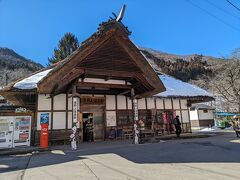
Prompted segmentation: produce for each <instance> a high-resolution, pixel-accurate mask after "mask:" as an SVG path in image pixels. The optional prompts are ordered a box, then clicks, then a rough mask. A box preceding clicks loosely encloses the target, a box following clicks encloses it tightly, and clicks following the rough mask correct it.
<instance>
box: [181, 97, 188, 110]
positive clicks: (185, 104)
mask: <svg viewBox="0 0 240 180" xmlns="http://www.w3.org/2000/svg"><path fill="white" fill-rule="evenodd" d="M181 108H182V109H188V107H187V100H186V99H181Z"/></svg>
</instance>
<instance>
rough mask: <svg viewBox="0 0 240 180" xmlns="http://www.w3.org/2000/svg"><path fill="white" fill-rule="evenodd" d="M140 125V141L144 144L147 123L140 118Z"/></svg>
mask: <svg viewBox="0 0 240 180" xmlns="http://www.w3.org/2000/svg"><path fill="white" fill-rule="evenodd" d="M138 127H139V132H140V133H139V143H140V144H142V143H144V133H143V131H144V130H145V124H144V121H143V120H142V119H139V120H138Z"/></svg>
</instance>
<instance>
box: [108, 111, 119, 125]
mask: <svg viewBox="0 0 240 180" xmlns="http://www.w3.org/2000/svg"><path fill="white" fill-rule="evenodd" d="M106 122H107V127H111V126H116V125H117V120H116V112H115V111H107V112H106Z"/></svg>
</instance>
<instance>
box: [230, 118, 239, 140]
mask: <svg viewBox="0 0 240 180" xmlns="http://www.w3.org/2000/svg"><path fill="white" fill-rule="evenodd" d="M232 127H233V130H234V131H235V132H236V135H237V137H239V134H240V129H239V124H238V119H237V116H233V120H232Z"/></svg>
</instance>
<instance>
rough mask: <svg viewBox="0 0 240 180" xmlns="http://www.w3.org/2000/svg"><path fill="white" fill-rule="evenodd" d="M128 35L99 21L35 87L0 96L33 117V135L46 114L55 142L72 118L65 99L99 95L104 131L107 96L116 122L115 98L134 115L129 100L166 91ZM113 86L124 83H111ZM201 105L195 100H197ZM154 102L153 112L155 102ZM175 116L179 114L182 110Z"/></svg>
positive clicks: (114, 24)
mask: <svg viewBox="0 0 240 180" xmlns="http://www.w3.org/2000/svg"><path fill="white" fill-rule="evenodd" d="M130 34H131V33H130V32H129V31H128V29H127V28H126V27H125V26H124V25H123V24H122V23H121V22H118V21H115V20H109V21H107V22H104V23H102V24H100V27H99V28H98V31H97V32H96V33H94V34H93V35H92V36H90V37H89V38H88V39H87V40H85V41H84V42H83V43H82V44H81V46H80V47H79V48H78V49H77V50H76V51H75V52H74V53H73V54H72V55H70V56H69V57H67V58H66V59H64V60H62V61H60V62H58V63H56V64H53V65H52V66H50V67H48V68H45V69H43V70H46V69H52V70H51V71H50V72H49V73H48V74H47V75H46V76H45V77H44V78H43V79H42V80H41V81H39V82H38V83H37V88H34V89H31V90H19V89H16V88H14V86H13V85H14V84H15V83H16V82H14V83H12V84H10V85H9V86H7V87H5V88H4V89H3V90H1V92H0V94H1V95H3V96H4V97H5V98H6V99H8V100H10V101H11V102H13V103H14V104H16V105H19V106H22V107H27V108H29V109H31V110H32V111H33V112H35V115H34V121H35V122H34V123H33V124H34V125H35V126H36V127H34V128H33V129H34V130H36V129H37V121H38V119H37V113H39V112H49V113H51V115H50V116H51V125H50V138H54V137H56V134H55V135H54V133H55V132H56V131H58V132H61V133H63V134H65V135H66V137H63V138H67V137H69V133H70V131H71V130H70V128H71V127H69V122H70V121H72V118H71V117H69V116H68V113H72V109H69V106H70V104H69V103H68V99H69V97H74V96H77V97H80V98H81V96H85V95H91V96H97V95H102V96H103V97H104V98H105V102H104V103H105V105H104V106H105V107H104V115H103V116H104V128H105V130H106V112H107V111H112V110H107V109H106V97H107V96H108V95H113V96H114V99H115V103H116V104H115V108H114V110H115V112H116V118H117V123H118V116H119V114H118V112H119V110H118V105H117V96H119V95H123V96H125V97H126V112H127V113H128V112H131V113H132V111H133V110H132V108H131V106H130V105H129V104H128V99H129V98H131V99H141V98H149V97H152V96H153V95H155V94H158V93H160V92H163V91H165V87H164V85H163V83H162V82H161V80H160V79H159V77H158V76H157V74H156V73H155V71H154V69H153V68H152V67H151V66H150V64H149V62H148V61H147V60H146V59H145V56H144V55H143V54H142V53H141V51H140V50H139V49H138V48H137V47H136V46H135V45H134V44H133V43H132V42H131V40H130V39H129V35H130ZM43 70H41V71H43ZM36 73H38V72H36ZM36 73H34V74H36ZM91 79H101V80H102V81H101V82H93V81H90V80H91ZM116 81H122V82H124V83H115V82H116ZM131 89H132V90H134V97H133V96H131ZM41 94H45V95H49V99H50V100H51V108H50V109H46V110H45V109H42V110H40V109H38V96H39V95H41ZM60 94H64V95H66V97H65V100H66V106H65V107H66V108H65V109H64V110H54V100H55V97H56V96H58V95H60ZM152 98H153V97H152ZM201 100H202V99H199V101H201ZM154 101H155V108H156V99H155V98H154ZM193 101H194V102H196V101H198V99H193V100H192V101H191V102H193ZM145 103H146V108H145V111H147V110H148V105H147V99H145ZM163 107H164V110H165V109H166V107H165V99H163ZM80 109H81V108H80ZM156 109H157V108H156ZM157 110H158V109H157ZM172 110H173V107H172ZM180 111H181V113H182V109H181V107H180ZM56 112H57V113H65V115H64V117H65V118H66V119H65V121H64V122H65V126H64V128H63V129H59V130H54V128H53V122H54V116H53V113H56ZM131 115H132V114H131ZM181 116H182V115H181ZM70 124H71V123H70ZM132 125H133V124H131V126H132ZM116 126H118V124H116ZM32 134H33V133H32ZM34 134H35V141H34V142H33V144H38V141H39V139H38V137H39V131H36V132H34ZM57 135H59V134H57ZM104 138H105V137H104ZM50 141H51V139H50Z"/></svg>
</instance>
